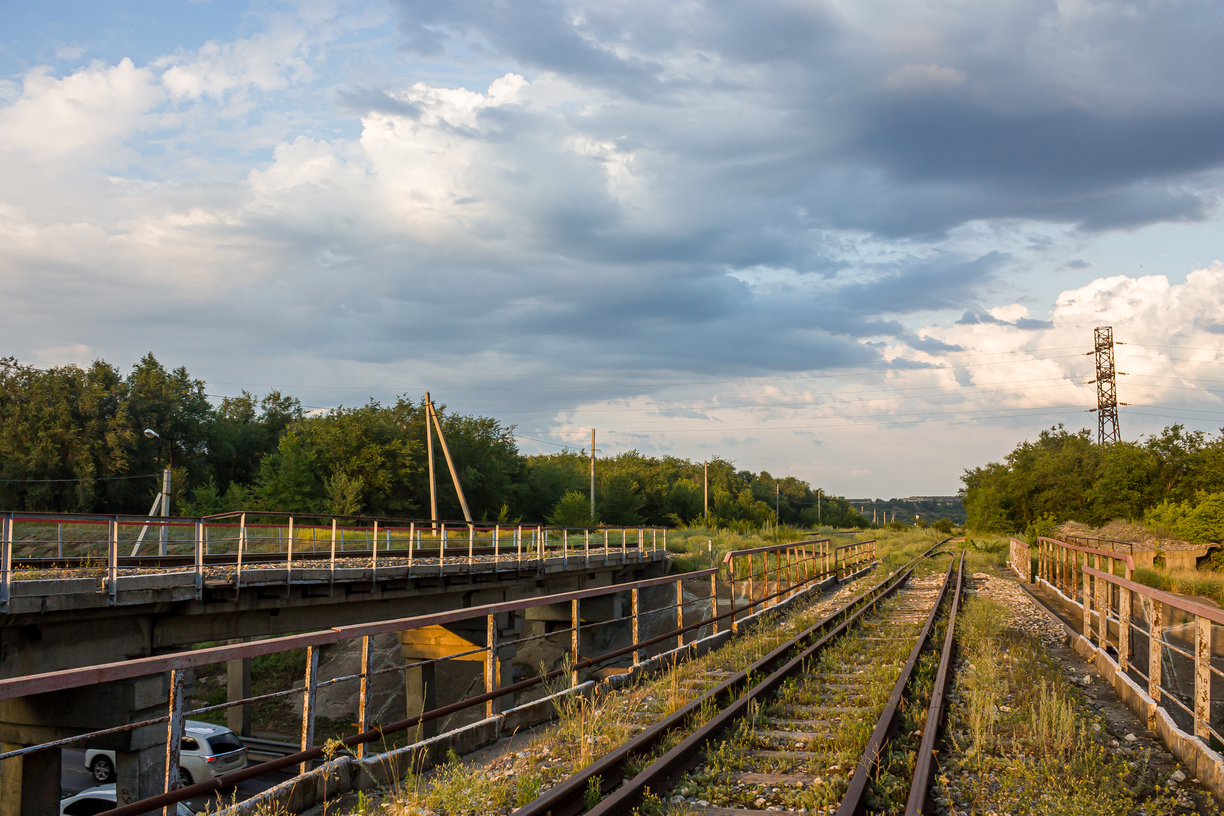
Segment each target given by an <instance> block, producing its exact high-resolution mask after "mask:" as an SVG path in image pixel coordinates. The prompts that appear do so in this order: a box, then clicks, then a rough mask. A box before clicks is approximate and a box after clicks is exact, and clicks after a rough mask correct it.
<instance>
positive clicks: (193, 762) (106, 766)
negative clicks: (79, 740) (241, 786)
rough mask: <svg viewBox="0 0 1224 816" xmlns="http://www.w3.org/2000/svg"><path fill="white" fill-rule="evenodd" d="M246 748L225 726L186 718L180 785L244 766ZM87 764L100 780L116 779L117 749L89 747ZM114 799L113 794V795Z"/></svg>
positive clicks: (180, 758)
mask: <svg viewBox="0 0 1224 816" xmlns="http://www.w3.org/2000/svg"><path fill="white" fill-rule="evenodd" d="M246 765H247V749H246V746H245V745H243V744H242V740H240V739H238V735H237V734H235V733H234V732H233V731H231V730H229V729H228V728H226V727H225V726H223V725H213V724H212V723H206V722H200V721H199V720H187V722H186V723H184V725H183V743H182V746H181V747H180V749H179V787H180V788H185V787H187V786H188V785H194V784H195V783H196V782H207V781H209V780H211V779H214V778H216V777H218V776H220V775H221V774H225V773H229V772H230V771H236V770H238V769H239V768H245V767H246ZM85 767H86V768H88V769H89V772H90V773H91V774H93V778H94V779H95V780H96V781H98V782H113V781H114V780H115V752H114V751H99V750H97V749H90V750H88V751H86V752H85ZM111 801H114V797H113V796H112V797H111Z"/></svg>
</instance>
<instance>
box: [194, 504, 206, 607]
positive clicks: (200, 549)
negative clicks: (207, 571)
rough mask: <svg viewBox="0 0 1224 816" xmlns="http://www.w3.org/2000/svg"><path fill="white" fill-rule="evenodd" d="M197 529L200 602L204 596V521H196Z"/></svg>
mask: <svg viewBox="0 0 1224 816" xmlns="http://www.w3.org/2000/svg"><path fill="white" fill-rule="evenodd" d="M195 528H196V529H195V532H196V534H195V558H194V561H195V596H196V600H197V601H198V600H200V598H201V597H203V595H204V521H203V520H202V519H196V523H195Z"/></svg>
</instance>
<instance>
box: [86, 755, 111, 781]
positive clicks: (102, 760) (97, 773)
mask: <svg viewBox="0 0 1224 816" xmlns="http://www.w3.org/2000/svg"><path fill="white" fill-rule="evenodd" d="M89 772H90V773H92V774H93V778H94V781H96V782H97V783H98V784H99V785H105V784H106V783H107V782H114V781H115V766H114V764H112V763H111V761H110V760H109V759H107V758H106V757H104V756H100V757H97V758H95V759H94V761H93V762H92V763H90V765H89Z"/></svg>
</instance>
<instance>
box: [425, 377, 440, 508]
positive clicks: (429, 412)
mask: <svg viewBox="0 0 1224 816" xmlns="http://www.w3.org/2000/svg"><path fill="white" fill-rule="evenodd" d="M431 419H433V402H432V401H430V399H429V392H428V391H426V392H425V458H426V459H428V460H429V520H430V521H437V520H438V488H437V486H436V485H435V484H434V460H433V428H431V427H430V426H429V421H430V420H431ZM431 529H432V530H433V531H434V532H437V530H438V525H437V524H433V525H431Z"/></svg>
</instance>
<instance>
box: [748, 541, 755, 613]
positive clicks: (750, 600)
mask: <svg viewBox="0 0 1224 816" xmlns="http://www.w3.org/2000/svg"><path fill="white" fill-rule="evenodd" d="M755 600H756V595H755V594H753V591H752V554H751V553H749V554H748V614H749V615H751V614H752V610H753V607H754V606H755V604H754V603H753V602H754V601H755Z"/></svg>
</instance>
